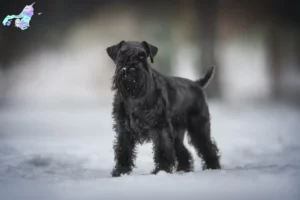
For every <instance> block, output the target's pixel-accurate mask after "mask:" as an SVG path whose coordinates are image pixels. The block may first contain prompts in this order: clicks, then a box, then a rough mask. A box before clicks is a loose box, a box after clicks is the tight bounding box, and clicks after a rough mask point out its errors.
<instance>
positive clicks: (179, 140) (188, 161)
mask: <svg viewBox="0 0 300 200" xmlns="http://www.w3.org/2000/svg"><path fill="white" fill-rule="evenodd" d="M183 139H184V132H182V133H180V134H179V135H178V136H177V137H176V138H175V141H174V144H175V152H176V157H177V161H178V165H177V169H176V171H184V172H190V171H193V157H192V155H191V153H190V152H189V150H188V149H187V148H186V147H185V146H184V144H183Z"/></svg>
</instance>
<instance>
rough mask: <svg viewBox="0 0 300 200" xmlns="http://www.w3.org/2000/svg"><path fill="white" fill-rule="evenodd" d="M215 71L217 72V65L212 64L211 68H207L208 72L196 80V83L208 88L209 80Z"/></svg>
mask: <svg viewBox="0 0 300 200" xmlns="http://www.w3.org/2000/svg"><path fill="white" fill-rule="evenodd" d="M214 72H215V67H214V66H212V67H211V68H209V70H207V72H206V73H205V75H204V76H203V77H202V78H200V79H199V80H197V81H196V83H197V84H198V85H200V86H201V87H202V88H206V86H207V85H208V83H209V81H210V80H211V78H212V77H213V75H214Z"/></svg>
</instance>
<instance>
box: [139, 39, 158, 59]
mask: <svg viewBox="0 0 300 200" xmlns="http://www.w3.org/2000/svg"><path fill="white" fill-rule="evenodd" d="M142 45H143V47H144V48H145V49H146V52H147V56H150V59H151V63H153V58H154V56H156V54H157V51H158V48H157V47H156V46H154V45H152V44H149V43H148V42H146V41H143V42H142Z"/></svg>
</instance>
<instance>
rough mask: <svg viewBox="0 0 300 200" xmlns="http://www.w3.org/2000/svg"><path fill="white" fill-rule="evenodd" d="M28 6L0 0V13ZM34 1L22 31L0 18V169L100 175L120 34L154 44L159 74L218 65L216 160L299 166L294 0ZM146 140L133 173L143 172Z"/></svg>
mask: <svg viewBox="0 0 300 200" xmlns="http://www.w3.org/2000/svg"><path fill="white" fill-rule="evenodd" d="M32 3H33V0H24V1H22V0H7V1H2V2H1V7H0V19H1V21H2V20H3V19H4V18H5V17H6V16H7V15H12V14H19V13H20V12H21V11H22V9H23V8H24V7H25V5H30V4H32ZM34 9H35V10H34V12H35V15H34V16H33V17H32V20H31V22H30V27H29V28H28V29H27V30H24V31H22V30H20V29H18V28H16V27H13V24H12V25H11V26H9V27H8V26H2V25H1V26H0V139H1V140H2V146H0V161H2V163H5V167H4V165H2V168H1V166H0V174H2V175H3V177H4V174H5V177H7V174H9V175H10V176H11V177H15V176H16V174H23V175H24V177H27V176H30V177H34V176H37V177H41V176H40V174H36V173H37V172H36V171H35V172H34V170H32V169H35V168H39V167H40V166H43V167H44V168H43V169H45V170H42V171H41V172H40V173H42V174H43V175H45V176H46V175H47V177H48V176H49V177H53V176H54V175H53V171H54V172H55V173H54V174H56V175H57V174H59V175H60V176H62V177H68V178H70V177H72V178H76V177H77V178H78V176H80V177H97V176H98V175H99V174H103V176H108V174H109V172H110V170H111V168H112V166H113V152H112V140H113V135H114V133H113V131H112V128H111V127H112V120H111V115H110V113H111V101H112V96H113V93H112V91H111V90H110V88H111V79H112V76H113V73H114V69H115V66H114V64H113V62H112V60H110V58H109V57H108V55H107V53H106V48H107V47H108V46H111V45H114V44H117V43H118V42H120V41H121V40H136V41H142V40H146V41H147V42H149V43H151V44H153V45H156V46H157V47H158V48H159V51H158V54H157V56H156V57H155V59H154V63H153V67H154V68H155V69H158V70H159V71H161V72H163V73H165V74H168V75H176V76H181V77H186V78H190V79H197V78H199V77H201V76H202V75H203V74H204V72H205V71H206V70H207V69H208V68H209V67H210V66H212V65H215V66H216V73H215V76H214V78H213V80H212V81H211V82H210V84H209V86H208V88H207V89H206V92H207V97H208V101H209V105H210V109H211V115H212V126H213V128H212V131H213V133H212V135H213V136H214V137H215V139H216V141H217V143H218V145H219V147H220V149H221V152H222V164H223V165H224V166H225V168H234V167H241V166H246V165H247V166H248V165H251V166H256V167H261V166H265V165H274V164H275V165H277V164H278V165H280V164H283V165H286V164H287V163H289V164H297V165H300V158H299V153H300V144H299V142H298V141H299V139H300V135H299V129H300V124H299V121H300V78H299V77H300V37H299V36H300V2H299V1H298V2H296V1H286V0H263V1H262V0H260V1H258V0H251V1H249V0H198V1H197V0H165V1H158V0H151V1H142V0H88V1H84V0H37V1H36V3H35V4H34ZM37 13H42V14H41V15H37ZM66 135H69V136H70V137H67V138H66V139H65V138H63V136H66ZM23 136H24V137H23ZM46 136H47V137H46ZM87 136H91V137H90V138H93V139H90V138H88V137H87ZM39 138H40V139H39ZM73 140H78V141H77V142H74V143H72V142H71V141H73ZM3 141H6V142H5V145H6V146H5V145H4V144H3ZM148 147H149V146H148ZM148 147H147V148H148ZM147 148H146V149H145V150H144V151H142V152H144V153H142V155H145V156H144V157H143V159H140V160H139V164H138V166H140V168H139V170H140V172H141V173H146V172H148V170H150V169H151V168H152V162H153V161H152V156H151V150H150V148H148V149H147ZM100 152H102V153H100ZM103 152H105V153H103ZM65 154H67V155H68V156H66V157H64V156H63V155H65ZM16 155H18V156H19V155H23V158H22V159H17V160H15V156H16ZM28 155H34V156H33V157H28ZM69 155H71V156H69ZM49 158H51V159H49ZM54 163H56V164H54ZM62 163H63V164H62ZM199 163H200V162H199ZM87 164H88V165H87ZM7 166H9V170H8V168H7ZM16 166H17V167H16ZM19 166H23V167H24V166H27V167H28V166H31V167H28V168H26V167H25V168H22V169H21V170H20V168H18V167H19ZM60 166H63V167H60ZM199 166H200V165H198V168H197V169H198V170H200V167H199ZM49 168H51V170H49ZM39 169H40V168H39ZM46 169H47V170H46ZM22 170H23V171H22ZM99 170H103V171H99ZM70 171H71V172H74V173H71V172H70ZM51 172H52V173H51ZM102 172H103V173H102ZM28 174H29V175H28ZM74 174H77V176H76V177H75V175H74ZM17 176H18V175H17ZM100 176H102V175H100ZM22 177H23V176H22Z"/></svg>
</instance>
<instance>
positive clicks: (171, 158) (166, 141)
mask: <svg viewBox="0 0 300 200" xmlns="http://www.w3.org/2000/svg"><path fill="white" fill-rule="evenodd" d="M152 140H153V153H154V163H155V169H154V170H153V171H152V173H153V174H157V173H158V172H159V171H161V170H163V171H165V172H167V173H172V172H173V169H174V166H175V161H176V159H175V158H176V157H175V149H174V139H173V137H172V135H171V133H170V132H169V130H168V129H162V130H161V131H155V132H154V133H153V134H152Z"/></svg>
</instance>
